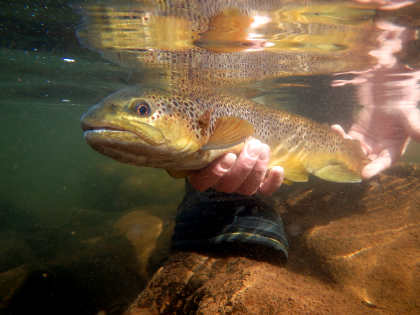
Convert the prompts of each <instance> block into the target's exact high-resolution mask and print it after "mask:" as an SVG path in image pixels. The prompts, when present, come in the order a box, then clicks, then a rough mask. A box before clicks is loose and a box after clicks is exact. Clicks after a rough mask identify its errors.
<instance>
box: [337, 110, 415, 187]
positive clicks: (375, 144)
mask: <svg viewBox="0 0 420 315" xmlns="http://www.w3.org/2000/svg"><path fill="white" fill-rule="evenodd" d="M331 128H332V129H333V130H335V131H337V132H338V133H339V134H341V135H342V136H343V137H344V138H346V139H357V140H359V141H360V143H361V146H362V149H363V151H364V152H365V154H366V156H367V157H368V159H369V160H370V161H371V162H370V163H368V164H367V165H366V166H365V167H364V168H363V170H362V177H363V178H365V179H368V178H371V177H373V176H375V175H376V174H378V173H380V172H382V171H383V170H385V169H387V168H388V167H390V166H391V165H392V164H394V163H395V162H396V161H397V160H398V159H399V158H400V157H401V156H402V155H403V154H404V152H405V149H406V148H407V145H408V143H409V141H410V138H412V139H414V140H416V141H420V111H419V109H418V108H416V107H408V106H407V107H397V108H393V109H384V108H378V107H376V108H375V107H365V108H364V109H362V112H361V113H360V116H359V119H358V121H357V122H356V123H355V124H354V125H353V126H352V127H351V128H350V131H349V133H348V134H347V133H346V132H345V131H344V130H343V128H342V127H341V126H339V125H333V126H332V127H331Z"/></svg>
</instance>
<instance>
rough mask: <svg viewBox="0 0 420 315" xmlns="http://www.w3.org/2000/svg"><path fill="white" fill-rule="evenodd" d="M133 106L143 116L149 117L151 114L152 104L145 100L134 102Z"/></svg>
mask: <svg viewBox="0 0 420 315" xmlns="http://www.w3.org/2000/svg"><path fill="white" fill-rule="evenodd" d="M132 108H133V110H134V111H135V113H136V114H137V115H139V116H141V117H147V116H150V114H151V109H150V105H149V104H148V103H147V102H146V101H144V100H140V101H135V102H133V104H132Z"/></svg>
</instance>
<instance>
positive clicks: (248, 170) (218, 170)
mask: <svg viewBox="0 0 420 315" xmlns="http://www.w3.org/2000/svg"><path fill="white" fill-rule="evenodd" d="M269 160H270V147H269V146H268V145H266V144H264V143H262V142H261V141H259V140H257V139H254V138H250V139H249V140H247V141H246V143H245V145H244V148H243V149H242V152H241V153H240V154H239V156H236V154H233V153H227V154H225V155H224V156H222V157H220V158H219V159H217V160H216V161H214V162H213V163H211V164H210V165H209V166H207V167H206V168H204V169H202V170H200V171H198V172H197V173H194V174H193V175H191V176H190V182H191V184H192V186H193V187H194V188H195V189H197V190H199V191H204V190H207V189H208V188H213V189H215V190H217V191H220V192H226V193H237V194H241V195H253V194H255V193H256V192H260V193H262V194H264V195H271V194H272V193H273V192H274V191H275V190H276V189H277V188H278V187H280V185H281V184H282V183H283V178H284V171H283V168H282V167H279V166H275V167H273V168H271V169H270V170H268V168H267V167H268V162H269Z"/></svg>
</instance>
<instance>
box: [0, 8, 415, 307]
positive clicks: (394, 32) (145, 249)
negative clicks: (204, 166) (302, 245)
mask: <svg viewBox="0 0 420 315" xmlns="http://www.w3.org/2000/svg"><path fill="white" fill-rule="evenodd" d="M0 16H2V17H3V19H2V20H3V22H0V34H1V36H0V42H1V48H0V65H1V68H2V69H3V71H1V73H0V78H1V81H0V84H1V90H2V93H1V95H0V108H1V112H2V114H1V116H0V126H1V133H0V143H1V144H2V150H1V153H0V161H1V163H0V173H1V174H2V181H1V183H0V186H1V189H0V244H1V255H0V299H1V300H0V313H2V312H5V314H23V313H25V312H28V311H29V310H30V311H33V310H37V309H39V310H40V312H42V313H44V314H46V313H54V314H59V313H60V314H64V313H69V314H97V313H98V312H100V311H104V312H106V314H120V313H121V312H122V311H123V310H124V309H125V308H126V306H127V305H128V304H129V303H130V302H131V301H132V300H133V298H134V297H135V296H136V295H137V294H138V293H139V292H140V290H141V289H142V288H143V287H144V285H145V281H146V280H147V279H148V278H149V277H150V274H151V273H152V272H153V270H155V269H156V267H157V266H159V264H160V263H161V261H162V260H163V259H164V258H165V257H166V256H167V255H168V246H169V245H168V244H169V239H170V233H171V229H172V227H173V218H174V216H175V211H176V207H177V205H178V204H179V202H180V201H181V199H182V197H183V193H184V183H183V181H182V180H175V179H172V178H171V177H169V176H168V175H167V174H166V172H164V171H163V170H156V169H151V168H138V167H135V166H130V165H125V164H121V163H118V162H116V161H114V160H111V159H109V158H106V157H104V156H102V155H100V154H98V153H97V152H94V151H93V150H92V149H91V148H90V147H89V146H88V145H87V144H86V143H85V141H84V139H83V133H82V130H81V128H80V122H79V119H80V117H81V115H82V114H83V113H84V112H85V111H86V110H87V109H88V108H89V107H90V106H92V105H93V104H95V103H97V102H99V101H100V100H101V99H103V98H104V97H106V96H107V95H109V94H111V93H112V92H114V91H117V90H119V89H122V88H124V87H127V86H131V85H134V84H140V85H147V86H150V85H151V86H159V87H163V88H168V89H173V88H175V89H176V88H178V87H179V86H181V85H182V86H193V85H202V84H206V85H211V86H213V87H214V88H215V89H216V90H220V91H221V90H223V91H226V92H228V93H234V94H238V95H241V96H242V97H246V98H250V99H253V100H255V101H257V102H260V103H263V104H265V105H268V106H273V107H278V108H282V109H285V110H288V111H292V112H295V113H298V114H301V115H304V116H307V117H310V118H312V119H314V120H316V121H319V122H322V123H327V124H330V125H331V124H336V123H338V124H340V125H342V126H343V127H344V129H346V130H348V129H349V128H350V127H351V126H352V125H353V124H356V125H357V127H356V129H355V130H356V131H360V130H363V131H365V132H366V133H368V134H369V137H366V139H367V140H366V146H367V147H369V149H371V150H372V152H371V154H372V155H379V154H381V153H380V152H381V150H384V149H388V150H390V151H391V152H393V153H392V154H395V155H398V153H399V152H401V151H402V150H403V147H404V145H405V143H406V138H407V136H409V135H410V134H411V133H413V132H414V131H413V129H415V128H417V130H418V125H416V123H415V122H416V121H415V120H414V118H413V117H415V116H416V115H419V114H418V107H417V104H418V102H419V98H420V86H419V83H418V81H419V79H420V57H419V56H420V45H419V40H420V37H419V32H420V30H419V27H420V19H419V16H420V6H419V4H414V5H412V6H409V7H404V8H400V9H398V10H377V7H376V6H375V5H374V4H372V5H361V4H357V3H356V2H352V1H348V2H311V1H301V2H297V1H278V2H277V1H249V2H248V1H245V2H244V1H229V2H225V1H207V2H200V1H182V0H179V1H175V0H174V1H164V2H162V1H156V3H155V2H154V1H128V0H125V1H117V0H113V1H93V0H92V1H83V2H78V3H71V4H70V3H67V2H66V1H42V2H31V1H13V2H11V3H8V4H6V3H3V4H1V5H0ZM410 117H411V118H410ZM410 119H412V120H410ZM410 124H411V125H410ZM364 128H365V129H364ZM402 161H404V162H405V163H418V162H419V161H420V146H419V144H418V143H415V141H412V142H411V143H410V144H409V145H408V148H407V150H406V153H405V155H404V156H403V158H402ZM317 183H318V182H317ZM318 184H319V183H318ZM297 185H299V184H297ZM305 185H306V184H305ZM307 185H309V186H308V187H310V185H311V183H309V184H307ZM319 185H320V184H319ZM325 185H327V184H325ZM377 185H381V183H380V182H379V184H377ZM305 187H307V186H305ZM326 187H329V186H328V185H327V186H326ZM344 187H346V186H344ZM290 189H291V188H287V190H290ZM299 189H300V188H299V186H298V188H297V191H299ZM351 189H354V188H349V190H351ZM275 198H277V200H281V198H283V197H282V195H281V192H279V194H277V195H276V197H275ZM412 198H413V199H412V200H411V201H413V200H417V201H418V200H419V199H418V196H417V195H413V196H412ZM416 198H417V199H416ZM368 200H370V199H369V198H368ZM416 205H417V206H416ZM395 208H396V209H397V208H398V207H397V206H395ZM401 209H405V211H408V212H410V213H413V216H412V217H411V219H410V220H411V221H410V222H404V221H402V222H401V226H404V224H407V223H410V224H412V225H410V226H414V227H417V229H414V230H413V231H411V230H410V231H411V232H410V233H413V234H415V235H418V233H419V228H418V226H419V223H420V222H419V221H418V212H419V211H420V205H419V204H418V203H416V202H412V203H410V204H409V205H408V204H404V206H402V207H401ZM401 211H402V210H401ZM414 214H417V216H415V215H414ZM298 216H299V214H298ZM289 217H292V218H293V217H294V215H290V214H289V216H286V218H289ZM347 219H348V220H350V221H351V218H350V219H349V218H347ZM358 220H360V221H355V222H359V223H360V222H363V218H361V219H360V218H359V219H358ZM286 221H288V219H286ZM382 223H383V222H382ZM382 223H378V226H379V225H380V224H382ZM360 224H362V223H360ZM360 224H359V226H360ZM384 224H385V223H384ZM320 225H322V222H320ZM309 226H310V227H311V229H313V230H311V231H313V233H314V234H316V233H318V232H317V231H318V230H317V227H313V226H312V224H309ZM398 228H400V227H398V226H396V227H393V229H398ZM286 229H288V230H289V232H292V234H293V233H295V234H296V235H297V234H299V233H300V232H299V230H300V229H303V227H302V226H295V225H290V226H289V227H288V226H286ZM293 231H294V232H293ZM308 231H309V228H308ZM311 233H312V232H311ZM314 239H316V236H314ZM388 241H389V240H384V239H380V240H377V242H384V243H386V242H388ZM314 242H315V243H316V241H314ZM337 242H340V240H338V241H337ZM359 243H360V244H362V243H363V242H362V241H360V242H359ZM359 243H358V244H359ZM404 244H405V245H406V244H407V243H404V242H403V243H402V245H401V244H399V245H398V246H400V247H404V246H405V245H404ZM410 244H411V243H410ZM371 245H372V244H367V245H366V244H364V243H363V244H362V245H360V247H359V248H356V249H357V250H361V248H364V247H366V248H367V247H369V246H371ZM314 246H315V247H316V246H317V245H316V244H315V245H314ZM418 246H419V244H418V243H415V242H413V243H412V244H411V245H410V246H407V248H408V249H407V251H408V253H409V256H410V257H411V258H410V259H411V260H412V261H415V262H417V263H415V264H414V265H410V266H412V268H414V269H415V268H417V269H418V268H419V267H418V261H419V259H420V256H419V254H418ZM356 247H357V246H356ZM404 248H405V247H404ZM356 249H355V248H351V249H349V251H355V250H356ZM319 250H320V251H321V252H322V250H323V249H322V248H321V249H319ZM325 251H327V250H325ZM318 254H319V253H318ZM341 254H343V253H341ZM346 254H349V253H346ZM319 255H321V254H319ZM369 259H370V260H369V263H372V261H373V260H374V258H372V257H370V258H369ZM364 263H366V262H363V261H362V262H361V263H360V264H364ZM340 266H341V267H342V268H346V265H345V264H342V265H340ZM384 268H385V267H384ZM410 268H411V267H410ZM356 269H357V268H356ZM385 269H386V268H385ZM355 272H356V278H357V277H358V276H360V277H363V275H364V274H363V273H361V275H359V274H357V270H356V271H355ZM344 273H345V272H344ZM417 274H418V272H417ZM406 276H407V275H406ZM407 277H409V276H407ZM413 277H414V276H413ZM400 278H401V279H402V280H401V283H400V286H401V287H402V288H403V289H405V290H406V291H404V290H403V291H404V292H407V296H408V295H410V294H413V293H412V292H413V290H414V292H417V293H418V290H419V287H418V285H417V286H416V285H415V284H414V285H413V284H411V283H409V281H408V280H407V281H406V282H404V276H400ZM342 279H344V280H343V281H342V284H343V286H348V287H351V288H352V289H351V290H353V292H356V293H355V294H356V295H358V296H362V295H363V296H365V295H367V294H368V293H369V292H376V291H377V290H379V289H377V288H378V287H380V286H391V285H392V282H391V281H389V282H386V281H384V282H383V283H381V282H380V281H379V280H377V281H376V282H375V285H374V288H373V289H372V288H370V287H369V285H366V286H365V291H363V292H364V293H363V294H361V293H360V292H361V291H362V290H361V289H360V288H358V287H357V286H355V284H354V283H352V281H351V280H349V279H348V277H344V276H343V277H342V278H341V276H337V277H336V279H335V280H336V281H337V282H340V281H341V280H342ZM414 279H418V277H417V278H414ZM410 286H413V288H412V287H410ZM366 288H367V289H366ZM351 290H350V291H351ZM369 290H370V291H369ZM375 290H376V291H375ZM410 290H411V291H410ZM415 290H417V291H415ZM366 292H368V293H366ZM69 296H71V299H70V298H69ZM372 296H374V297H375V296H376V297H377V299H378V300H379V301H380V303H383V301H382V300H381V299H380V298H379V297H378V295H375V294H373V293H372ZM374 297H370V298H366V301H371V300H373V299H374ZM403 298H405V297H404V296H403ZM366 301H365V302H366ZM407 301H409V302H407V303H413V305H414V306H412V307H411V308H408V309H409V311H411V312H416V311H417V312H419V311H420V310H419V305H418V304H417V305H415V303H416V301H417V302H419V301H418V299H417V300H416V298H415V297H412V298H411V300H410V298H407ZM413 301H414V302H413ZM366 303H367V302H366ZM369 303H370V302H369ZM380 303H379V304H380ZM372 304H374V303H373V302H372ZM66 305H69V307H68V308H66ZM392 305H396V304H395V303H394V304H392V303H391V306H389V305H386V307H385V308H388V309H393V310H395V308H392ZM63 308H64V310H63ZM391 313H392V312H391Z"/></svg>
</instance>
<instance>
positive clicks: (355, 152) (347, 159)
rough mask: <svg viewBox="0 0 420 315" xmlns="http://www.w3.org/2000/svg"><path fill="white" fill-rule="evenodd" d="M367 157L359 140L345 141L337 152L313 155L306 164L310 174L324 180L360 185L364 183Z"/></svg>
mask: <svg viewBox="0 0 420 315" xmlns="http://www.w3.org/2000/svg"><path fill="white" fill-rule="evenodd" d="M366 161H367V159H366V157H365V155H364V153H363V151H362V149H361V146H360V143H359V141H357V140H348V139H346V140H344V143H343V147H342V148H341V149H340V150H337V152H333V153H321V154H314V155H312V156H311V157H310V158H309V159H308V161H307V162H306V163H305V164H306V165H305V166H306V168H307V169H308V170H309V172H310V173H312V174H314V175H315V176H317V177H319V178H322V179H324V180H328V181H332V182H337V183H358V182H361V181H362V175H361V172H362V168H363V167H364V166H365V165H366Z"/></svg>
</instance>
